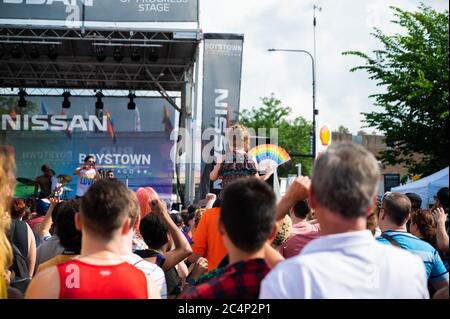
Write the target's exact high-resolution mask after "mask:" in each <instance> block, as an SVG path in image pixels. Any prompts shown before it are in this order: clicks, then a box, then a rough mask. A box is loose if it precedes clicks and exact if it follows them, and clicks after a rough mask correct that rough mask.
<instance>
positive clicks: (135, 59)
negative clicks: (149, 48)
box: [131, 48, 141, 62]
mask: <svg viewBox="0 0 450 319" xmlns="http://www.w3.org/2000/svg"><path fill="white" fill-rule="evenodd" d="M140 59H141V53H140V52H139V49H138V48H133V51H131V61H133V62H139V60H140Z"/></svg>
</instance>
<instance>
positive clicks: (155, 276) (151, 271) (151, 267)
mask: <svg viewBox="0 0 450 319" xmlns="http://www.w3.org/2000/svg"><path fill="white" fill-rule="evenodd" d="M122 258H123V259H125V260H126V262H127V263H129V264H131V265H133V266H134V267H136V268H138V269H140V270H141V271H142V272H143V273H144V274H145V276H146V277H147V279H151V280H152V281H153V282H154V283H155V284H156V286H158V287H159V289H160V293H161V299H167V285H166V277H165V275H164V271H163V270H162V269H161V268H160V267H159V266H157V265H156V264H152V263H151V262H148V261H145V260H144V259H142V258H141V257H139V256H138V255H136V254H130V255H126V256H122Z"/></svg>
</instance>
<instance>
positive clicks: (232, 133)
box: [228, 124, 250, 152]
mask: <svg viewBox="0 0 450 319" xmlns="http://www.w3.org/2000/svg"><path fill="white" fill-rule="evenodd" d="M228 143H229V145H230V149H231V150H236V149H237V148H238V147H243V148H244V151H245V152H248V151H249V148H250V137H249V134H248V129H247V128H246V127H245V126H243V125H240V124H235V125H233V126H232V127H230V128H229V129H228Z"/></svg>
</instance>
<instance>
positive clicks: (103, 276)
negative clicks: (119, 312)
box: [26, 180, 160, 299]
mask: <svg viewBox="0 0 450 319" xmlns="http://www.w3.org/2000/svg"><path fill="white" fill-rule="evenodd" d="M80 206H81V209H80V210H81V211H80V213H77V214H76V216H75V224H76V226H77V228H78V229H80V230H81V232H82V234H83V237H82V245H81V246H82V248H81V255H80V257H79V258H78V259H74V260H71V261H69V262H66V263H63V264H59V265H57V266H54V267H50V268H49V269H46V270H45V271H43V272H41V273H39V274H38V275H36V277H35V278H34V279H33V280H32V282H31V283H30V286H29V287H28V290H27V292H26V298H30V299H31V298H37V299H159V298H160V295H159V288H157V286H156V285H155V283H153V282H152V281H151V280H148V279H147V278H146V276H145V274H144V273H143V272H142V271H141V270H139V269H137V268H136V267H134V266H132V265H130V264H128V263H127V262H126V261H125V260H124V259H123V258H122V257H121V242H122V238H123V237H124V236H127V235H128V233H129V232H130V231H131V225H132V221H131V219H130V209H131V208H132V205H131V203H130V196H129V192H128V189H127V188H126V187H125V186H124V185H123V184H122V183H120V182H119V181H115V180H101V181H99V182H97V183H95V184H94V185H92V186H91V187H90V188H89V190H88V191H87V192H86V194H85V196H84V197H83V199H82V200H81V205H80Z"/></svg>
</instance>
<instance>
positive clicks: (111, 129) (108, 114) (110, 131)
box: [106, 112, 117, 144]
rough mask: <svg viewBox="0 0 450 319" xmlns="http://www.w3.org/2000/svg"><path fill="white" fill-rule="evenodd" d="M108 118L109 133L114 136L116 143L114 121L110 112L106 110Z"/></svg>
mask: <svg viewBox="0 0 450 319" xmlns="http://www.w3.org/2000/svg"><path fill="white" fill-rule="evenodd" d="M106 118H107V120H108V133H109V135H110V136H111V137H112V139H113V142H114V144H116V142H117V139H116V134H115V133H114V122H113V120H112V117H111V114H110V113H109V112H106Z"/></svg>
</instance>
